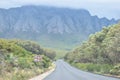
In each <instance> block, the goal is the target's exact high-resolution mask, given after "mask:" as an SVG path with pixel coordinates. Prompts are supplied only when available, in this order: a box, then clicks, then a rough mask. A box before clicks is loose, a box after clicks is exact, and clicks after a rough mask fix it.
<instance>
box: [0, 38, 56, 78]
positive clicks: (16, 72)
mask: <svg viewBox="0 0 120 80" xmlns="http://www.w3.org/2000/svg"><path fill="white" fill-rule="evenodd" d="M46 54H47V52H46V51H45V50H44V49H43V48H41V47H40V46H39V45H38V44H37V43H35V42H31V41H21V40H6V39H0V80H27V79H28V78H30V77H33V76H35V75H38V74H40V73H43V72H44V71H45V70H47V69H48V68H49V67H50V66H51V65H52V61H51V57H49V56H46ZM54 54H55V53H54ZM50 55H52V53H51V54H50ZM52 59H53V58H52Z"/></svg>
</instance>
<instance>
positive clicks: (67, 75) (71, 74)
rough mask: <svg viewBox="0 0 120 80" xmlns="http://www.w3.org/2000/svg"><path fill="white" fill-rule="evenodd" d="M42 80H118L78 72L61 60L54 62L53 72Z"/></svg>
mask: <svg viewBox="0 0 120 80" xmlns="http://www.w3.org/2000/svg"><path fill="white" fill-rule="evenodd" d="M44 80H120V79H116V78H111V77H105V76H101V75H97V74H93V73H89V72H84V71H81V70H78V69H76V68H74V67H72V66H70V65H69V64H68V63H66V62H64V61H63V60H58V61H57V62H56V69H55V71H54V72H53V73H52V74H50V75H49V76H48V77H46V78H45V79H44Z"/></svg>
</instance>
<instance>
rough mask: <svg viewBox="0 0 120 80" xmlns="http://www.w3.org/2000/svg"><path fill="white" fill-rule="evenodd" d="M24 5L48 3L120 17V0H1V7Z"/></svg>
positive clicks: (98, 14) (49, 4) (100, 14)
mask: <svg viewBox="0 0 120 80" xmlns="http://www.w3.org/2000/svg"><path fill="white" fill-rule="evenodd" d="M24 5H46V6H55V7H65V8H75V9H81V8H83V9H86V10H88V11H89V12H90V13H91V15H97V16H98V17H100V18H101V17H107V18H108V19H112V18H115V19H120V0H0V8H6V9H8V8H12V7H20V6H24Z"/></svg>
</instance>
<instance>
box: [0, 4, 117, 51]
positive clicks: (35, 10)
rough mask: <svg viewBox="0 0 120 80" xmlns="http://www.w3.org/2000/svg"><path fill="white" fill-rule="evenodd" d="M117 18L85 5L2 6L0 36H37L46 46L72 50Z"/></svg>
mask: <svg viewBox="0 0 120 80" xmlns="http://www.w3.org/2000/svg"><path fill="white" fill-rule="evenodd" d="M117 22H118V21H117V20H115V19H111V20H109V19H107V18H105V17H104V18H99V17H97V16H92V15H91V14H90V13H89V11H87V10H85V9H69V8H56V7H48V6H22V7H16V8H10V9H0V37H1V38H10V39H11V38H20V39H28V40H35V41H38V42H39V43H40V44H41V45H43V46H45V47H50V48H59V49H63V48H64V49H66V50H69V49H71V47H73V46H75V45H77V44H80V43H81V41H83V40H85V39H87V37H88V36H89V35H90V34H92V33H95V32H97V31H100V30H101V29H102V28H103V27H104V26H108V25H112V24H115V23H117Z"/></svg>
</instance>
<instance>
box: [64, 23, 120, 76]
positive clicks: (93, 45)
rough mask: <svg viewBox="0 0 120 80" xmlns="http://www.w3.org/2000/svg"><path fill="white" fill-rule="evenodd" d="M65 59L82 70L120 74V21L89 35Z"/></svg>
mask: <svg viewBox="0 0 120 80" xmlns="http://www.w3.org/2000/svg"><path fill="white" fill-rule="evenodd" d="M65 59H66V60H67V61H68V62H70V63H71V64H73V65H74V66H76V67H78V68H80V69H83V70H87V71H92V72H98V73H102V74H103V73H104V74H108V73H109V74H113V75H120V23H118V24H115V25H112V26H109V27H106V28H103V29H102V31H100V32H96V33H95V34H93V35H91V36H90V37H89V39H88V40H87V41H86V42H84V43H82V45H80V47H78V48H76V49H75V50H73V51H72V52H70V53H69V54H67V55H66V57H65Z"/></svg>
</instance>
